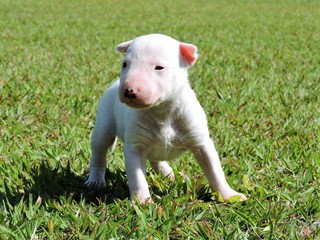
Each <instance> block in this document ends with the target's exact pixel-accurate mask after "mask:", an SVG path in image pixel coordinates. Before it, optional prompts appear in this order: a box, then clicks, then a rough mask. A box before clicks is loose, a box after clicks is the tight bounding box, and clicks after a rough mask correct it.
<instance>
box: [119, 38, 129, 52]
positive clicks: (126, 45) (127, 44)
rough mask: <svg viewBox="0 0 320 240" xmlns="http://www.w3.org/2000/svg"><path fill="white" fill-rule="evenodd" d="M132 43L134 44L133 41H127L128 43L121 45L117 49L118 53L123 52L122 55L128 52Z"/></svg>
mask: <svg viewBox="0 0 320 240" xmlns="http://www.w3.org/2000/svg"><path fill="white" fill-rule="evenodd" d="M131 42H132V40H131V41H127V42H123V43H120V44H119V45H118V46H117V47H116V49H117V51H118V52H121V53H125V52H127V49H128V47H129V46H130V44H131Z"/></svg>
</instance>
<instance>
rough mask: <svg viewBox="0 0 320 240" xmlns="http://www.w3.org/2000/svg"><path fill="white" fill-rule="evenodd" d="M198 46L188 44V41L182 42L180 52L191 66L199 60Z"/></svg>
mask: <svg viewBox="0 0 320 240" xmlns="http://www.w3.org/2000/svg"><path fill="white" fill-rule="evenodd" d="M197 51H198V48H197V47H196V46H195V45H192V44H188V43H183V42H181V43H180V53H181V56H182V58H183V59H184V60H185V62H186V63H187V65H188V66H189V67H191V66H192V65H193V64H195V62H196V61H197V58H198V54H197Z"/></svg>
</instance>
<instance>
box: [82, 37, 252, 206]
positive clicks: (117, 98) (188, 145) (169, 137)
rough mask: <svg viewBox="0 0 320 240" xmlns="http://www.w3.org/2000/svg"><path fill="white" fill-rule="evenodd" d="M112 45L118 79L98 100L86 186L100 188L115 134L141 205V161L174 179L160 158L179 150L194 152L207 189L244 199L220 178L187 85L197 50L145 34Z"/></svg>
mask: <svg viewBox="0 0 320 240" xmlns="http://www.w3.org/2000/svg"><path fill="white" fill-rule="evenodd" d="M117 49H118V51H120V52H124V53H126V55H125V57H124V61H123V62H124V63H123V68H122V70H121V75H120V80H118V81H116V82H115V83H114V84H113V85H112V86H111V87H110V88H109V89H108V90H107V91H106V93H105V94H104V95H103V96H102V99H101V100H100V103H99V107H98V111H97V117H96V123H95V127H94V130H93V133H92V139H91V146H92V159H91V163H90V176H89V178H88V180H87V181H86V185H88V186H94V187H105V186H106V182H105V179H104V174H105V168H106V160H105V158H106V153H107V150H108V149H109V150H110V149H112V148H113V146H114V143H115V141H116V138H117V137H119V138H120V139H121V140H122V141H123V142H124V157H125V166H126V172H127V177H128V183H129V190H130V194H131V197H133V195H134V194H136V195H137V197H138V199H139V201H140V202H141V203H143V202H148V201H151V196H150V192H149V188H148V184H147V181H146V161H147V160H150V161H151V165H152V166H153V168H154V169H155V170H156V171H157V172H161V173H162V174H163V176H169V177H170V178H171V179H174V174H173V172H172V168H171V167H170V166H169V165H168V163H167V162H165V161H166V160H171V159H174V158H177V157H179V156H180V155H181V154H182V153H183V152H185V151H191V152H192V153H193V154H194V156H195V158H196V159H197V161H198V163H199V165H200V167H201V168H202V170H203V171H204V173H205V175H206V177H207V178H208V181H209V183H210V186H211V188H212V189H213V191H219V192H220V193H221V195H222V197H223V198H224V199H226V200H227V199H229V198H230V197H231V196H234V195H240V196H241V199H242V200H245V199H246V197H245V196H244V195H243V194H241V193H238V192H236V191H235V190H233V189H232V188H231V187H230V186H229V184H228V183H227V181H226V179H225V176H224V173H223V170H222V168H221V165H220V160H219V157H218V154H217V152H216V150H215V147H214V144H213V142H212V140H211V139H210V137H209V131H208V128H207V120H206V116H205V113H204V111H203V109H202V107H201V106H200V104H199V102H198V100H197V98H196V96H195V94H194V92H193V90H192V89H191V88H190V86H189V83H188V74H187V69H188V68H189V67H190V66H192V65H193V64H194V63H195V61H196V59H197V48H196V47H195V46H194V45H191V44H185V43H181V42H178V41H177V40H175V39H173V38H170V37H168V36H165V35H160V34H151V35H146V36H142V37H139V38H136V39H134V40H132V41H128V42H124V43H122V44H119V45H118V46H117ZM156 66H158V68H156ZM159 66H160V67H163V69H160V68H159Z"/></svg>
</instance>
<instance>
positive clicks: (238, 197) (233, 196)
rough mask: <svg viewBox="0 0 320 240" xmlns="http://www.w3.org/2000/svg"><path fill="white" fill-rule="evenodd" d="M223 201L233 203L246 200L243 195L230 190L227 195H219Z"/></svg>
mask: <svg viewBox="0 0 320 240" xmlns="http://www.w3.org/2000/svg"><path fill="white" fill-rule="evenodd" d="M221 195H222V198H223V200H224V201H227V202H229V201H230V202H233V201H236V202H237V201H241V202H242V201H246V200H248V198H247V196H246V195H244V194H243V193H239V192H237V191H235V190H231V191H229V192H227V193H224V194H221Z"/></svg>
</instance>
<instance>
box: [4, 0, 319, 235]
mask: <svg viewBox="0 0 320 240" xmlns="http://www.w3.org/2000/svg"><path fill="white" fill-rule="evenodd" d="M0 2H1V8H0V176H1V178H0V202H1V203H0V236H1V237H0V239H111V238H113V239H319V238H320V237H319V236H320V191H319V186H320V170H319V164H320V99H319V92H320V85H319V81H320V54H319V52H320V44H319V42H320V18H319V16H318V15H319V11H320V4H319V2H318V1H312V0H310V1H307V0H301V1H293V0H292V1H291V0H286V1H260V0H259V1H244V0H241V1H218V0H214V1H204V0H203V1H202V0H200V1H175V2H172V1H167V0H165V1H161V2H160V1H159V2H152V3H151V2H148V1H145V0H138V1H134V3H133V2H129V1H111V0H110V1H99V0H92V1H85V0H80V1H75V0H71V1H63V0H57V1H49V2H48V1H44V0H40V1H35V0H26V1H9V0H1V1H0ZM151 32H161V33H164V34H167V35H170V36H173V37H175V38H177V39H179V40H182V41H186V42H190V43H194V44H196V45H197V46H198V48H199V52H200V58H199V61H198V62H197V63H196V65H195V67H194V68H193V69H192V70H191V72H190V82H191V85H192V87H193V88H194V89H195V91H196V92H197V95H198V98H199V100H200V102H201V104H202V105H203V107H204V108H205V109H206V113H207V117H208V124H209V128H210V131H211V134H212V137H213V139H214V141H215V144H216V147H217V150H218V152H219V154H220V157H221V160H222V163H223V166H224V170H225V173H226V175H227V179H228V181H229V183H230V184H231V186H233V187H234V188H235V189H237V190H239V191H243V192H245V193H246V194H247V195H248V196H250V199H249V200H248V201H247V202H245V203H239V202H235V203H229V204H226V203H222V202H219V200H218V197H217V196H216V194H213V193H212V192H211V191H210V190H209V189H208V188H209V187H208V184H207V182H206V180H205V178H204V177H203V175H202V173H201V171H200V168H199V167H198V166H197V164H196V162H195V160H194V159H193V157H192V156H191V155H190V154H186V155H184V156H183V157H182V159H181V160H180V161H176V162H173V164H172V165H173V168H174V170H175V171H176V175H177V180H176V182H175V183H173V184H170V183H169V182H167V180H163V179H161V178H159V177H158V176H156V174H155V173H154V172H153V171H151V170H150V171H149V173H148V182H149V185H150V187H151V192H152V195H153V199H154V201H155V202H154V204H151V205H142V206H134V207H132V206H131V204H130V201H129V200H128V195H129V192H128V187H127V182H126V181H127V180H126V176H125V169H124V164H123V160H122V153H121V144H120V143H119V147H118V148H117V150H116V151H115V153H114V154H113V155H112V156H109V159H110V161H109V162H108V171H107V173H106V179H107V181H108V187H107V188H106V189H104V190H101V191H92V190H88V189H86V188H85V187H84V186H83V183H84V181H85V179H86V177H87V175H88V165H89V159H90V145H89V137H90V133H91V130H92V127H93V123H94V118H95V111H96V107H97V103H98V99H99V97H100V96H101V95H102V93H103V92H104V90H105V89H106V88H107V86H109V85H110V84H111V82H112V81H113V80H114V79H115V78H116V77H117V76H118V73H119V69H120V67H119V66H120V62H121V55H119V54H118V53H116V52H115V50H114V48H115V46H116V44H118V43H120V42H123V41H126V40H129V39H131V38H133V37H136V36H139V35H143V34H146V33H151ZM180 172H182V173H186V176H184V174H181V175H179V173H180Z"/></svg>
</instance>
